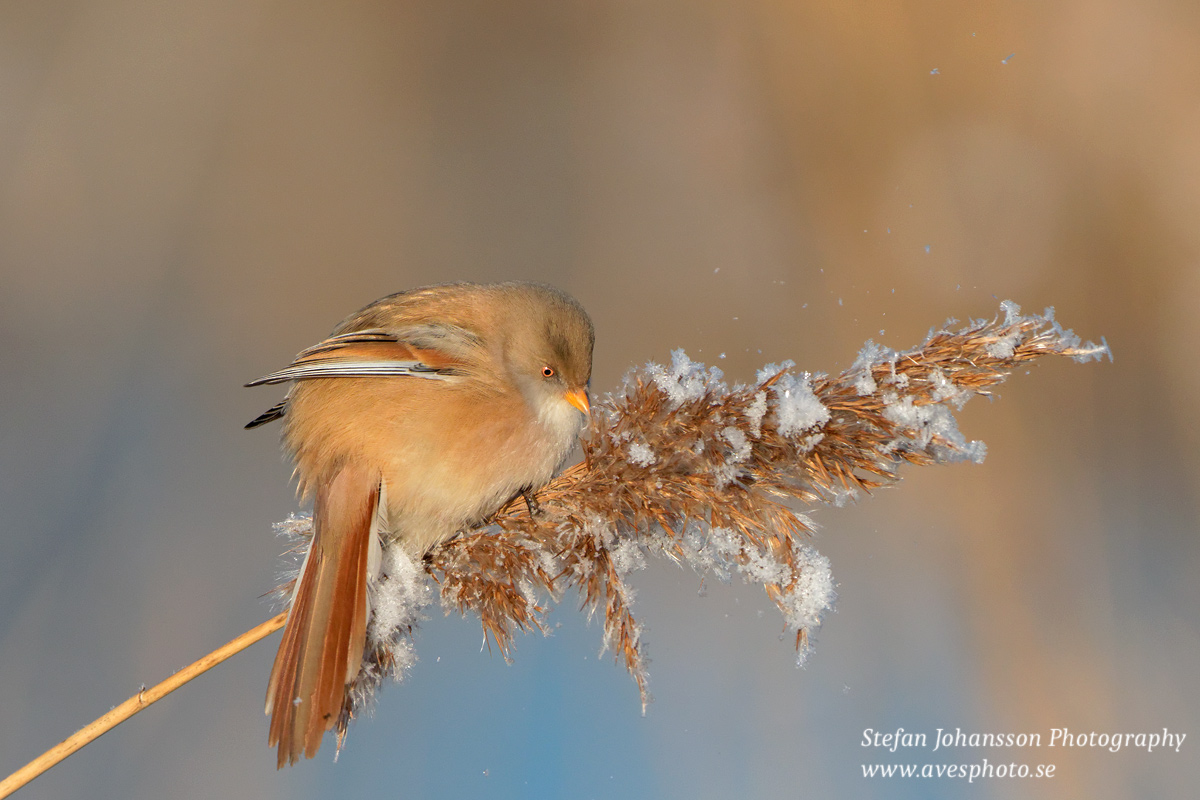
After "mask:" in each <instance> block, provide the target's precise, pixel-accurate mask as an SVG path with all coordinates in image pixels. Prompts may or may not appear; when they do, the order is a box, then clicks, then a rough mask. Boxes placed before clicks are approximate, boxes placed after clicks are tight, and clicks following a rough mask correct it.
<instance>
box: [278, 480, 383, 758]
mask: <svg viewBox="0 0 1200 800" xmlns="http://www.w3.org/2000/svg"><path fill="white" fill-rule="evenodd" d="M378 502H379V475H378V473H377V472H374V471H372V470H368V469H366V468H365V467H360V466H357V465H347V466H344V467H342V468H341V470H339V471H338V473H337V474H336V475H334V476H333V478H332V479H330V480H328V481H323V482H322V483H321V485H320V487H319V488H318V489H317V494H316V499H315V502H314V504H313V541H312V546H311V548H310V550H309V553H308V556H307V558H306V559H305V562H304V566H303V568H302V569H301V573H300V577H299V578H298V579H297V582H296V591H295V594H294V596H293V598H292V607H291V611H290V613H289V615H288V621H287V627H286V628H285V629H284V632H283V639H282V641H281V642H280V643H279V652H278V653H277V654H276V656H275V665H274V666H273V667H272V669H271V679H270V682H269V683H268V684H267V712H268V713H269V714H270V715H271V726H270V733H269V735H268V740H267V741H268V744H270V745H271V746H275V745H278V746H279V757H278V761H277V765H278V766H279V767H282V766H283V765H284V764H294V763H295V762H296V761H298V760H299V759H300V756H301V754H303V755H304V756H305V757H306V758H312V757H313V756H314V755H316V753H317V750H318V749H319V748H320V747H321V739H322V737H323V736H324V734H325V731H327V730H329V729H330V728H332V727H333V726H334V724H335V723H336V722H337V719H338V716H339V714H340V713H341V709H342V704H343V701H344V696H345V691H346V684H348V683H350V682H351V681H352V680H353V679H354V677H355V676H356V675H357V674H358V670H359V667H360V666H361V664H362V657H363V650H364V648H365V646H366V629H367V614H368V607H367V562H368V557H369V554H370V542H371V539H372V537H373V536H374V533H373V523H374V521H375V517H376V510H377V504H378Z"/></svg>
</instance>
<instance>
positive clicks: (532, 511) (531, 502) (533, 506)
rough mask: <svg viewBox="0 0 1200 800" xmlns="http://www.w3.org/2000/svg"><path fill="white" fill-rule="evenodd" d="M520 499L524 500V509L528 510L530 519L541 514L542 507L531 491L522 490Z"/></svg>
mask: <svg viewBox="0 0 1200 800" xmlns="http://www.w3.org/2000/svg"><path fill="white" fill-rule="evenodd" d="M521 497H524V498H525V508H527V509H529V517H530V519H532V518H534V517H536V516H538V515H539V514H541V513H542V507H541V506H540V505H539V504H538V501H537V498H536V497H534V496H533V491H532V490H530V489H522V490H521Z"/></svg>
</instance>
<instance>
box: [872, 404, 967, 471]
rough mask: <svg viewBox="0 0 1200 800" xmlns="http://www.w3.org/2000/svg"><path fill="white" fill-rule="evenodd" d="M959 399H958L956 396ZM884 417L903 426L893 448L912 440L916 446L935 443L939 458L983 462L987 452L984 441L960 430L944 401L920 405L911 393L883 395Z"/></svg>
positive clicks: (934, 447)
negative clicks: (972, 437)
mask: <svg viewBox="0 0 1200 800" xmlns="http://www.w3.org/2000/svg"><path fill="white" fill-rule="evenodd" d="M956 399H957V398H956ZM883 416H884V418H885V419H887V420H888V421H889V422H892V423H894V424H895V425H897V426H899V427H900V428H901V432H900V435H901V437H902V439H900V440H898V441H897V442H896V443H895V445H894V447H899V446H903V445H905V444H906V443H909V442H911V443H912V444H914V445H915V446H916V448H917V449H924V448H926V447H929V446H930V445H932V446H933V449H934V451H935V453H936V455H937V457H938V460H940V461H947V462H952V461H968V460H969V461H974V462H975V463H977V464H978V463H982V462H983V459H984V457H985V456H986V455H987V446H986V445H985V444H984V443H983V442H979V441H974V442H968V441H967V440H966V438H965V437H964V436H963V435H962V431H960V430H959V429H958V421H957V420H955V418H954V414H953V413H951V411H950V409H949V408H947V407H946V406H944V405H941V404H924V405H917V404H915V403H913V398H912V396H911V395H904V396H897V395H896V394H895V393H893V392H888V393H887V394H885V395H884V408H883Z"/></svg>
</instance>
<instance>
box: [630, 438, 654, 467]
mask: <svg viewBox="0 0 1200 800" xmlns="http://www.w3.org/2000/svg"><path fill="white" fill-rule="evenodd" d="M657 460H658V459H657V458H655V456H654V451H653V450H651V449H650V445H648V444H645V443H643V442H632V443H631V444H630V445H629V462H630V463H631V464H637V465H638V466H639V467H648V466H650V465H651V464H653V463H654V462H655V461H657Z"/></svg>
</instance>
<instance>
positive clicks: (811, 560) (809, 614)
mask: <svg viewBox="0 0 1200 800" xmlns="http://www.w3.org/2000/svg"><path fill="white" fill-rule="evenodd" d="M794 555H795V558H796V564H797V566H798V571H799V577H798V578H797V580H796V583H795V585H794V586H793V587H792V588H791V589H790V590H789V591H788V592H787V593H785V594H784V596H783V600H784V602H783V614H784V619H785V620H787V624H788V627H789V628H791V629H792V630H797V631H805V632H806V633H807V632H810V631H815V630H817V629H818V628H820V627H821V620H822V618H823V617H824V616H825V612H827V611H829V610H830V609H831V608H833V604H834V601H836V600H837V592H836V591H835V588H836V586H837V584H836V583H835V582H834V580H833V571H832V570H831V569H830V566H829V559H828V558H826V557H825V556H823V555H821V554H820V553H818V552H817V551H816V549H815V548H813V547H810V546H809V545H806V544H801V545H798V546H797V547H796V549H795V551H794ZM810 650H811V647H810V646H809V640H808V638H807V637H806V638H805V646H804V647H801V648H800V649H799V650H798V651H797V652H796V666H798V667H803V666H804V664H805V662H806V661H807V660H808V655H809V652H810Z"/></svg>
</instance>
